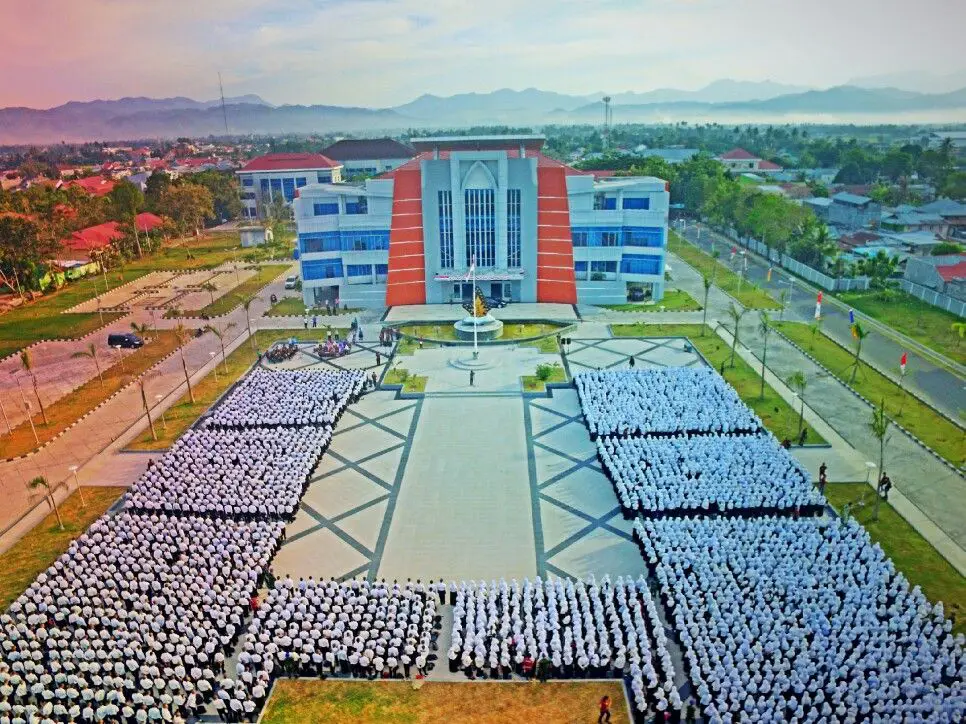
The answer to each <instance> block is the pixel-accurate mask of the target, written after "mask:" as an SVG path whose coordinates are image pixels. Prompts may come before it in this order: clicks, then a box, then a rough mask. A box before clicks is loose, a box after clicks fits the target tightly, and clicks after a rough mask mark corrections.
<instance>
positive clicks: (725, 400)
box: [574, 367, 762, 440]
mask: <svg viewBox="0 0 966 724" xmlns="http://www.w3.org/2000/svg"><path fill="white" fill-rule="evenodd" d="M574 383H575V384H576V386H577V394H578V396H579V398H580V406H581V409H582V411H583V413H584V419H585V420H586V423H587V427H588V429H589V430H590V434H591V438H592V439H594V440H596V439H597V437H598V436H602V435H618V436H621V437H634V436H641V435H654V436H664V437H667V436H669V435H674V434H678V433H687V434H705V433H714V432H718V433H747V432H758V431H759V430H761V428H762V424H761V420H759V419H758V416H757V415H755V413H754V412H752V411H751V410H750V409H749V408H748V406H747V405H745V404H744V403H743V402H742V401H741V399H740V398H739V397H738V393H737V392H735V390H734V388H732V387H731V386H730V385H728V383H726V382H725V381H724V380H723V379H722V378H721V377H720V376H719V375H717V374H716V373H715V371H714V370H712V369H710V368H708V367H700V368H690V367H658V368H651V369H647V370H616V371H603V372H602V371H597V372H583V373H581V374H579V375H577V376H576V377H575V378H574Z"/></svg>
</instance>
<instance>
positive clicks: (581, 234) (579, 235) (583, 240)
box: [570, 229, 589, 246]
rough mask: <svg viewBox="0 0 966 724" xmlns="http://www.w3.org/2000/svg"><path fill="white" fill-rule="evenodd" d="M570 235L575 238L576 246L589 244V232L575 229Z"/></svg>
mask: <svg viewBox="0 0 966 724" xmlns="http://www.w3.org/2000/svg"><path fill="white" fill-rule="evenodd" d="M570 236H571V238H572V239H573V244H574V246H587V239H588V236H589V234H588V232H586V231H577V230H576V229H573V230H572V231H571V232H570Z"/></svg>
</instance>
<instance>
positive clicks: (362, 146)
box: [322, 138, 416, 161]
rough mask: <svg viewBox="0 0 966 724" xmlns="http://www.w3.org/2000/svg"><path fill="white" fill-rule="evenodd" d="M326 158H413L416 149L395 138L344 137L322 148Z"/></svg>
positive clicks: (342, 159) (340, 159)
mask: <svg viewBox="0 0 966 724" xmlns="http://www.w3.org/2000/svg"><path fill="white" fill-rule="evenodd" d="M322 154H323V155H324V156H325V157H326V158H331V159H335V160H336V161H361V160H364V159H370V158H412V157H413V156H415V155H416V150H415V149H414V148H413V147H412V146H407V145H406V144H405V143H400V142H399V141H397V140H395V139H393V138H343V139H342V140H341V141H336V142H335V143H333V144H332V145H331V146H327V147H326V148H323V149H322Z"/></svg>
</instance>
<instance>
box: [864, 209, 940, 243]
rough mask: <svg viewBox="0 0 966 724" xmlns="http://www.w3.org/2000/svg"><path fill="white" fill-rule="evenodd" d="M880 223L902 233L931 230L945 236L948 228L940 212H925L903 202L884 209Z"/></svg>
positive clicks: (883, 226)
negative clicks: (892, 207)
mask: <svg viewBox="0 0 966 724" xmlns="http://www.w3.org/2000/svg"><path fill="white" fill-rule="evenodd" d="M880 223H881V226H882V228H883V229H885V230H887V231H894V232H900V233H901V232H909V231H929V232H933V233H935V234H938V235H940V236H945V234H946V229H947V224H946V223H945V221H944V220H943V217H942V216H940V215H939V214H936V213H931V212H924V211H922V210H921V209H919V208H917V207H915V206H910V205H908V204H901V205H899V206H897V207H895V208H894V209H888V210H886V211H883V212H882V219H881V222H880Z"/></svg>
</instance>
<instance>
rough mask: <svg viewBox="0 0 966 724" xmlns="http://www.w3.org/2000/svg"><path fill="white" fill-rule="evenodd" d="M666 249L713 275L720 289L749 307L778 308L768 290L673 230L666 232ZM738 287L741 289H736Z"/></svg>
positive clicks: (701, 271)
mask: <svg viewBox="0 0 966 724" xmlns="http://www.w3.org/2000/svg"><path fill="white" fill-rule="evenodd" d="M667 248H668V251H670V252H672V253H674V254H677V255H678V256H679V257H681V259H683V260H684V261H686V262H687V263H688V264H690V265H691V266H693V267H694V268H695V269H697V270H698V271H699V272H700V273H701V274H704V275H705V276H709V277H710V276H714V283H715V284H716V285H718V286H719V287H720V288H721V289H722V290H724V291H725V292H727V293H728V294H730V295H731V296H733V297H734V298H735V299H737V300H738V301H739V302H740V303H741V304H742V305H743V306H745V307H747V308H749V309H779V308H780V305H779V304H778V302H777V301H775V299H774V297H772V296H771V295H770V294H768V292H766V291H764V290H763V289H760V288H759V287H756V286H755V285H753V284H752V283H751V282H748V281H744V282H742V281H741V279H740V278H739V277H738V275H737V274H735V273H734V272H733V271H731V269H729V268H728V267H727V266H726V265H725V264H722V263H721V262H720V261H716V260H715V259H713V258H712V257H711V255H710V254H707V253H705V252H704V251H702V250H701V249H699V248H698V247H696V246H694V245H693V244H689V243H688V242H687V241H685V240H684V239H682V238H681V237H680V236H679V235H678V234H677V233H675V232H674V231H670V230H669V231H668V233H667ZM739 288H740V289H741V291H738V290H739Z"/></svg>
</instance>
